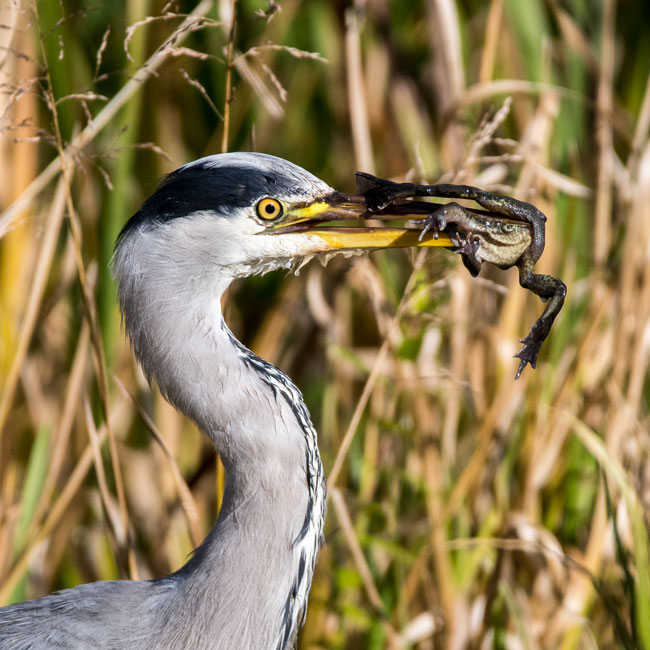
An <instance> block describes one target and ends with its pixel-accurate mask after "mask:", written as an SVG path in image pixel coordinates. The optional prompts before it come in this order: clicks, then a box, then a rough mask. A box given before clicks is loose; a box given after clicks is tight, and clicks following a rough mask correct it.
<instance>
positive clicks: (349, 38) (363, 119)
mask: <svg viewBox="0 0 650 650" xmlns="http://www.w3.org/2000/svg"><path fill="white" fill-rule="evenodd" d="M359 31H360V27H359V16H358V14H357V10H356V8H354V7H352V8H349V9H347V11H346V12H345V61H346V72H347V76H346V78H347V97H348V106H349V114H350V120H351V128H352V142H353V143H354V158H355V160H356V164H357V168H358V169H361V170H363V171H366V172H370V173H371V174H373V173H374V170H375V165H374V157H373V155H372V144H371V140H370V127H369V125H368V106H367V104H366V94H365V88H366V83H365V81H364V75H363V63H362V62H361V40H360V36H359Z"/></svg>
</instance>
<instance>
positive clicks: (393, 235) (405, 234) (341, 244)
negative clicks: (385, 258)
mask: <svg viewBox="0 0 650 650" xmlns="http://www.w3.org/2000/svg"><path fill="white" fill-rule="evenodd" d="M436 207H437V204H435V203H425V202H422V201H410V200H396V201H394V202H393V203H391V204H390V205H389V206H387V207H386V208H383V209H381V210H377V211H372V212H371V211H370V209H369V207H368V205H367V204H366V201H365V198H364V197H363V196H362V195H357V194H341V193H339V192H334V193H333V194H330V195H328V196H324V197H322V198H321V199H318V200H317V201H313V202H309V203H299V204H293V205H291V206H289V207H288V209H287V210H286V212H285V216H284V218H283V219H282V220H281V221H279V222H278V223H277V224H273V225H272V226H269V227H268V228H267V229H266V230H265V231H264V232H265V233H268V234H288V233H301V234H308V235H313V236H316V237H320V238H321V239H322V240H324V242H325V243H326V249H327V250H360V249H378V248H407V247H411V246H413V247H430V246H447V247H453V246H454V243H453V242H452V241H451V239H450V238H449V236H448V235H446V234H444V233H440V234H439V235H438V237H437V238H434V237H426V238H423V239H422V241H420V239H419V237H420V233H421V232H422V226H420V227H418V224H417V222H418V221H423V220H424V219H425V218H426V217H427V216H429V215H430V214H431V213H432V212H433V210H434V209H435V208H436ZM395 221H397V222H401V224H404V223H405V222H407V223H406V224H405V225H401V224H399V223H398V224H393V223H391V222H395Z"/></svg>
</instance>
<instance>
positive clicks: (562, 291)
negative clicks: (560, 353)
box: [515, 269, 566, 379]
mask: <svg viewBox="0 0 650 650" xmlns="http://www.w3.org/2000/svg"><path fill="white" fill-rule="evenodd" d="M519 284H521V286H522V287H524V288H525V289H529V290H530V291H532V292H533V293H536V294H537V295H538V296H539V297H540V298H541V299H542V300H543V301H545V302H546V307H545V309H544V311H543V312H542V315H541V316H540V317H539V318H538V319H537V320H536V321H535V323H534V324H533V326H532V327H531V328H530V332H529V333H528V335H527V336H526V337H524V338H523V339H521V341H520V343H523V344H524V347H523V348H522V349H521V350H519V352H517V354H515V357H517V358H518V359H521V362H520V364H519V368H518V369H517V374H516V375H515V379H519V377H520V375H521V373H522V371H523V369H524V368H525V367H526V364H527V363H529V364H530V365H531V366H532V367H533V368H535V367H537V355H538V353H539V349H540V347H541V346H542V343H544V341H545V340H546V337H547V336H548V334H549V332H550V331H551V326H552V325H553V321H554V320H555V318H556V317H557V315H558V314H559V313H560V309H562V305H563V304H564V298H565V296H566V285H565V284H564V282H562V280H560V279H558V278H554V277H553V276H552V275H542V274H540V273H531V272H526V270H525V269H520V271H519Z"/></svg>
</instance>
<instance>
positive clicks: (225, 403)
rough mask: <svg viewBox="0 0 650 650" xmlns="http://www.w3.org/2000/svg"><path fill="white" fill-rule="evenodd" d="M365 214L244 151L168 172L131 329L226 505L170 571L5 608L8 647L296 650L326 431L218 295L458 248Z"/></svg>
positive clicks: (321, 507) (137, 261)
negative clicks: (212, 463) (220, 468)
mask: <svg viewBox="0 0 650 650" xmlns="http://www.w3.org/2000/svg"><path fill="white" fill-rule="evenodd" d="M366 210H367V208H366V206H365V203H364V201H363V199H362V197H358V196H354V195H345V194H340V193H338V192H335V191H334V190H333V189H332V188H331V187H329V186H328V185H327V184H326V183H324V182H323V181H321V180H320V179H318V178H316V177H315V176H313V175H312V174H310V173H308V172H307V171H305V170H304V169H302V168H300V167H297V166H296V165H294V164H292V163H289V162H287V161H285V160H282V159H280V158H275V157H273V156H269V155H265V154H258V153H232V154H221V155H214V156H208V157H206V158H202V159H200V160H197V161H195V162H192V163H189V164H187V165H185V166H183V167H180V168H179V169H177V170H176V171H174V172H172V173H171V174H170V175H169V176H167V177H166V178H165V179H164V180H163V182H162V183H161V185H160V187H159V188H158V189H157V190H156V191H155V192H154V194H153V195H152V196H151V197H149V198H148V199H147V200H146V201H145V203H144V204H143V206H142V207H141V209H140V210H139V211H138V212H137V213H136V214H135V215H134V216H133V217H132V218H131V219H130V220H129V221H128V223H127V224H126V226H125V227H124V229H123V231H122V233H121V235H120V237H119V239H118V242H117V244H116V247H115V253H114V259H113V273H114V276H115V279H116V282H117V287H118V294H119V302H120V307H121V311H122V315H123V322H124V327H125V330H126V333H127V335H128V338H129V340H130V343H131V345H132V347H133V350H134V352H135V355H136V357H137V359H138V361H139V363H140V364H141V365H142V368H143V370H144V372H145V374H146V375H147V377H148V379H149V380H150V381H155V382H156V383H157V384H158V386H159V387H160V390H161V391H162V393H163V395H164V396H165V397H166V398H167V399H168V400H169V401H170V402H171V403H172V404H173V405H174V406H175V407H176V408H178V409H179V410H180V411H182V412H183V413H184V414H186V415H187V416H188V417H190V418H191V419H192V420H193V421H194V422H195V423H196V424H197V426H198V428H199V429H200V430H201V431H203V432H204V433H205V434H206V435H207V436H208V437H209V439H210V440H211V442H212V444H213V445H214V447H215V449H216V451H217V452H218V454H219V455H220V457H221V459H222V461H223V463H224V466H225V468H226V477H227V478H226V486H225V493H224V498H223V505H222V508H221V511H220V513H219V516H218V519H217V522H216V524H215V526H214V528H213V529H212V531H211V532H210V533H209V534H208V536H207V538H206V539H205V541H204V542H203V543H202V544H201V545H200V546H199V547H198V548H197V549H196V550H195V552H194V554H193V555H192V557H191V558H190V559H189V561H188V562H187V563H186V564H185V565H184V566H183V567H181V568H180V569H179V570H178V571H176V572H175V573H173V574H171V575H169V576H166V577H163V578H160V579H156V580H150V581H130V580H116V581H107V582H96V583H91V584H86V585H80V586H78V587H74V588H72V589H67V590H64V591H60V592H57V593H55V594H52V595H50V596H45V597H43V598H39V599H37V600H32V601H28V602H24V603H18V604H15V605H11V606H9V607H5V608H2V609H0V649H1V650H28V649H29V650H45V649H49V648H63V649H67V650H81V649H87V650H90V649H97V650H104V649H105V650H109V649H110V650H117V649H120V650H121V649H125V650H126V649H127V648H128V649H130V650H144V649H145V648H147V649H150V648H155V649H158V650H165V649H170V650H171V649H179V650H180V649H183V650H194V649H195V650H221V649H223V650H225V649H228V650H237V649H242V650H244V649H251V650H252V649H255V650H267V649H268V650H283V649H285V648H290V647H292V645H293V644H294V643H295V640H296V637H297V633H298V630H299V628H300V626H301V624H302V623H303V621H304V618H305V612H306V605H307V597H308V594H309V589H310V585H311V579H312V574H313V570H314V565H315V562H316V556H317V553H318V549H319V546H320V544H321V539H322V531H323V521H324V518H325V482H324V478H323V469H322V466H321V461H320V456H319V453H318V447H317V439H316V432H315V430H314V428H313V426H312V423H311V420H310V416H309V413H308V411H307V408H306V407H305V404H304V402H303V399H302V396H301V394H300V391H299V390H298V389H297V388H296V387H295V386H294V385H293V383H292V382H291V381H290V379H289V378H288V377H287V376H286V375H285V374H284V373H283V372H281V371H280V370H278V369H277V368H275V367H274V366H273V365H271V364H270V363H267V362H266V361H264V360H262V359H260V358H259V357H257V356H256V355H255V354H253V353H252V352H251V351H250V350H248V349H247V348H246V347H244V346H243V345H242V344H241V343H240V342H239V341H238V340H237V339H236V338H235V337H234V336H233V334H232V333H231V332H230V330H229V329H228V327H227V326H226V323H225V322H224V319H223V316H222V313H221V301H220V299H221V296H222V294H223V292H224V291H225V290H226V289H227V287H228V286H229V284H230V283H231V282H232V280H233V279H235V278H240V277H245V276H249V275H252V274H256V273H265V272H267V271H271V270H273V269H277V268H287V267H290V266H291V265H293V264H295V263H296V261H300V260H304V259H305V258H309V257H312V256H316V255H320V254H331V253H332V252H334V251H348V252H359V251H363V250H364V249H373V248H389V247H398V246H399V247H402V246H444V245H450V241H449V240H448V239H447V238H446V237H445V236H444V235H443V236H441V237H440V238H439V239H437V240H433V239H429V240H426V241H423V242H420V241H419V240H418V234H419V231H418V230H417V229H409V228H400V227H395V228H384V227H377V226H374V225H373V226H372V227H350V226H346V225H344V224H342V223H341V221H342V220H343V221H345V220H350V219H359V218H364V217H366V216H372V217H376V215H367V214H366ZM395 212H397V210H395ZM388 216H391V215H390V210H389V214H387V215H382V217H383V218H386V217H388ZM393 216H395V217H396V218H397V217H399V218H402V219H403V218H405V217H406V216H407V215H405V214H394V215H393ZM328 222H331V223H330V224H329V225H326V224H327V223H328ZM332 224H334V225H332Z"/></svg>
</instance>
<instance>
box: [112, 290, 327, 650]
mask: <svg viewBox="0 0 650 650" xmlns="http://www.w3.org/2000/svg"><path fill="white" fill-rule="evenodd" d="M160 284H162V283H159V285H160ZM167 292H168V293H166V294H165V295H166V296H168V295H169V288H167ZM188 293H189V292H187V291H185V292H183V294H182V295H184V296H188ZM172 294H173V292H172ZM149 295H151V292H149ZM148 307H149V309H148V310H140V312H139V314H138V316H139V320H138V329H136V330H133V331H129V335H130V337H131V340H132V343H133V346H134V349H135V350H136V354H137V356H138V357H139V359H140V361H141V363H142V364H143V367H144V369H145V372H146V373H147V374H148V375H149V376H150V377H153V378H155V379H156V381H157V382H158V384H159V386H160V388H161V390H162V392H163V393H164V395H165V396H166V397H167V398H168V399H169V401H170V402H172V404H174V405H175V406H176V407H177V408H178V409H179V410H180V411H182V412H183V413H185V414H186V415H187V416H189V417H190V418H191V419H193V420H194V421H195V422H196V424H197V425H198V427H199V428H200V429H201V430H202V431H203V432H204V433H206V434H207V435H208V436H209V438H210V440H211V441H212V443H213V445H214V447H215V449H216V450H217V452H218V453H219V455H220V457H221V459H222V460H223V463H224V466H225V468H226V487H225V493H224V500H223V505H222V508H221V511H220V514H219V518H218V520H217V523H216V525H215V527H214V529H213V530H212V531H211V533H210V534H209V535H208V537H207V538H206V540H205V542H204V543H203V544H202V545H201V547H200V548H199V549H197V551H196V552H195V555H194V556H193V558H192V559H191V560H190V562H188V564H187V565H186V566H185V567H183V568H182V569H181V570H180V571H179V572H178V573H177V574H176V578H177V580H178V581H179V584H181V585H183V586H184V587H187V588H189V587H192V591H193V592H196V590H197V580H196V577H195V576H197V575H201V576H202V579H201V582H200V585H199V586H198V589H199V590H200V591H210V590H211V589H213V586H214V585H219V584H221V585H223V584H229V582H228V580H229V577H230V576H231V577H232V580H231V582H232V583H236V582H237V581H241V580H242V578H241V576H249V578H247V580H248V582H247V588H246V589H244V588H243V586H242V587H241V588H239V589H237V588H236V589H234V591H233V592H231V593H229V594H227V595H226V596H225V595H224V594H223V593H211V594H210V596H209V597H202V598H201V607H203V606H205V607H206V608H208V609H207V610H206V612H205V616H203V617H201V618H202V620H205V621H210V620H213V619H214V617H213V616H212V617H211V616H210V608H218V609H219V613H220V616H219V620H220V621H221V624H223V620H224V619H223V614H224V612H225V614H226V618H230V619H231V620H232V621H233V622H236V621H240V622H241V621H242V620H247V621H248V625H249V628H247V629H246V630H233V631H232V635H233V638H236V637H237V635H239V634H243V635H244V637H242V638H248V637H246V636H245V635H246V634H252V632H251V631H250V630H258V632H256V633H255V634H257V635H258V636H255V637H253V636H251V637H250V646H246V647H260V648H261V647H264V648H267V647H268V648H273V650H276V649H277V650H282V649H283V648H285V647H289V645H290V643H291V641H292V640H293V639H294V638H295V635H296V634H297V630H298V628H299V626H300V624H301V623H302V619H303V613H304V611H305V608H306V603H307V596H308V593H309V588H310V585H311V576H312V573H313V569H314V565H315V560H316V554H317V551H318V547H319V546H320V540H321V536H322V529H323V521H324V516H325V484H324V480H323V472H322V466H321V461H320V456H319V454H318V448H317V444H316V432H315V431H314V429H313V427H312V424H311V421H310V418H309V414H308V412H307V409H306V407H305V404H304V402H303V399H302V395H301V394H300V391H299V390H298V389H297V388H296V387H295V386H294V385H293V383H292V382H291V381H290V380H289V378H288V377H287V376H286V375H285V374H284V373H282V372H281V371H280V370H278V369H277V368H275V367H274V366H272V365H271V364H270V363H267V362H266V361H263V360H262V359H260V358H259V357H257V356H256V355H254V354H253V353H252V352H251V351H250V350H248V349H247V348H245V347H244V346H243V345H242V344H241V343H239V341H237V340H236V339H235V337H234V335H233V334H232V333H231V332H230V330H229V329H228V327H227V326H226V324H225V322H224V319H223V316H222V313H221V306H220V296H219V292H214V291H213V292H211V293H210V294H209V295H206V294H203V295H197V294H193V295H192V300H191V302H190V303H189V304H186V305H183V308H182V309H181V308H179V305H177V304H171V305H170V299H169V298H167V299H166V300H162V299H161V300H158V301H151V302H149V303H148ZM166 309H169V313H168V314H166V313H165V310H166ZM172 316H173V317H172ZM147 319H148V324H149V325H150V327H147ZM125 322H126V324H127V329H128V328H129V323H130V321H129V318H128V314H125ZM195 595H196V594H194V596H195ZM188 598H192V595H191V594H188ZM193 600H194V602H196V599H195V598H193ZM242 611H246V612H248V616H247V617H242V614H241V612H242ZM228 614H230V616H228ZM206 625H210V623H206ZM223 633H224V630H223V628H221V629H220V630H219V634H223ZM219 647H221V646H219ZM224 647H226V646H224ZM233 647H244V646H241V644H235V646H233Z"/></svg>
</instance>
